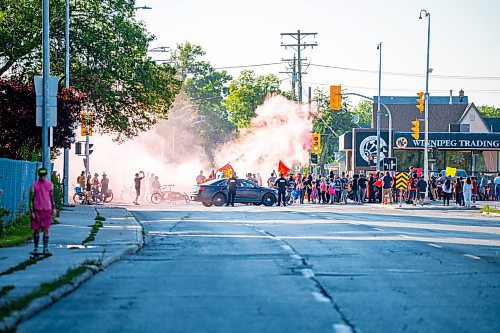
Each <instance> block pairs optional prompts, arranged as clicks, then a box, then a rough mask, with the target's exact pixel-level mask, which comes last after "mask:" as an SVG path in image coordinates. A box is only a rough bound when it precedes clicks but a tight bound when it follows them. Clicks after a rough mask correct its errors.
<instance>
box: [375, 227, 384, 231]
mask: <svg viewBox="0 0 500 333" xmlns="http://www.w3.org/2000/svg"><path fill="white" fill-rule="evenodd" d="M373 230H377V231H384V230H383V229H380V228H373Z"/></svg>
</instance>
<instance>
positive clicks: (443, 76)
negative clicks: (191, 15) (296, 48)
mask: <svg viewBox="0 0 500 333" xmlns="http://www.w3.org/2000/svg"><path fill="white" fill-rule="evenodd" d="M280 64H281V62H271V63H262V64H253V65H235V66H224V67H216V68H214V69H237V68H247V67H263V66H274V65H280ZM308 66H314V67H321V68H329V69H338V70H345V71H351V72H360V73H370V74H377V73H378V71H376V70H372V69H366V68H355V67H342V66H332V65H322V64H312V63H309V64H308ZM382 74H384V75H391V76H407V77H424V76H425V75H424V74H419V73H405V72H382ZM431 77H432V78H435V79H458V80H500V76H481V75H446V74H431Z"/></svg>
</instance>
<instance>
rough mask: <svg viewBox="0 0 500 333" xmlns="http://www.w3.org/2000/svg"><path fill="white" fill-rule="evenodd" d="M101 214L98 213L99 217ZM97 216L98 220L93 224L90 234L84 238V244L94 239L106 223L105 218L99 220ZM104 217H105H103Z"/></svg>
mask: <svg viewBox="0 0 500 333" xmlns="http://www.w3.org/2000/svg"><path fill="white" fill-rule="evenodd" d="M99 216H101V215H97V217H99ZM97 217H96V220H95V222H94V225H93V226H92V229H91V230H90V234H89V235H88V236H87V238H85V239H84V240H83V242H82V245H83V244H86V243H90V242H92V241H94V240H95V236H96V235H97V233H98V232H99V229H100V228H102V227H103V226H104V224H103V223H102V221H103V220H101V219H99V220H98V219H97ZM101 217H102V216H101ZM102 218H103V219H104V217H102Z"/></svg>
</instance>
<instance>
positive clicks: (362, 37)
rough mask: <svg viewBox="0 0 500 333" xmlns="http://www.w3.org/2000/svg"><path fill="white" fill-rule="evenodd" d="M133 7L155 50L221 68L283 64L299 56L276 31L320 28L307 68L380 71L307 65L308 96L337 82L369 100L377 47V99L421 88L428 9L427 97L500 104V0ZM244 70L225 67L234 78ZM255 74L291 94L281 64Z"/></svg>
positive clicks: (158, 1) (201, 2)
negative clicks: (187, 45) (191, 46)
mask: <svg viewBox="0 0 500 333" xmlns="http://www.w3.org/2000/svg"><path fill="white" fill-rule="evenodd" d="M136 5H137V6H144V5H146V6H150V7H152V9H151V10H143V9H141V10H137V14H136V15H137V19H139V20H142V21H144V23H145V25H146V28H147V30H148V31H150V32H151V33H152V34H154V35H155V36H156V40H155V41H154V42H153V43H152V47H156V46H170V47H175V45H176V44H177V43H183V42H186V41H189V42H191V43H195V44H199V45H201V46H202V47H203V49H204V50H205V51H206V56H205V60H207V61H209V62H210V63H211V64H212V65H213V66H214V67H216V68H219V67H231V66H242V65H254V64H267V63H277V62H280V61H281V59H282V58H290V57H292V56H293V51H292V50H291V49H290V48H288V49H287V50H285V49H284V48H283V47H281V46H280V44H281V42H282V41H283V42H287V41H289V40H287V39H283V40H282V37H281V36H280V33H282V32H296V31H297V30H301V32H315V33H317V36H316V38H315V39H314V38H313V37H309V38H308V39H306V41H311V42H313V41H316V42H317V43H318V46H317V47H315V48H314V49H313V50H312V51H311V50H310V49H308V50H306V51H304V52H303V53H304V56H305V57H307V58H308V62H310V63H311V64H318V65H327V66H335V67H344V68H351V69H362V70H370V71H374V72H359V71H353V70H340V69H329V68H322V67H317V66H312V65H311V66H309V67H308V68H307V73H308V74H305V75H304V76H303V81H304V84H303V85H304V90H306V89H307V88H308V87H309V86H311V87H312V89H313V90H314V89H315V88H317V87H319V88H324V89H327V88H328V86H329V85H331V84H341V85H342V87H343V89H345V90H346V91H347V92H353V93H359V94H364V95H368V96H375V95H377V90H378V74H377V71H378V65H379V51H378V50H377V44H378V43H379V42H382V85H381V89H382V93H381V95H383V96H412V95H416V92H418V91H423V90H425V77H424V74H425V69H426V52H427V19H422V20H419V19H418V17H419V13H420V10H421V9H426V10H427V11H429V12H430V13H431V45H430V67H431V68H432V70H433V71H432V74H431V77H430V82H429V90H430V93H431V95H434V96H438V95H439V96H447V95H449V93H450V92H449V91H450V90H453V94H454V95H458V91H459V90H460V89H463V90H464V91H465V95H467V96H469V101H470V102H474V103H475V104H476V105H495V106H497V107H499V106H500V20H499V19H498V14H499V13H500V0H474V1H473V0H453V1H452V0H433V1H404V0H379V1H376V0H351V1H346V0H343V1H338V0H308V1H304V0H303V1H297V0H287V1H284V0H267V1H264V0H252V1H248V0H247V1H241V0H211V1H207V0H169V1H167V0H137V1H136ZM161 56H162V58H164V57H165V56H166V55H161ZM241 69H242V68H237V69H227V71H228V72H229V73H230V74H231V75H233V77H236V76H238V73H239V72H240V70H241ZM249 69H254V70H255V72H256V73H258V74H268V73H273V74H277V75H278V76H279V77H280V78H281V79H283V81H282V84H283V89H289V88H290V85H291V81H290V79H289V77H288V75H287V74H279V72H280V71H285V70H286V65H285V64H278V65H271V66H261V67H254V68H249ZM391 72H392V73H411V74H418V75H416V76H415V75H412V76H401V75H390V74H387V73H391ZM433 75H444V76H465V77H467V79H458V78H449V77H445V78H438V77H433ZM470 77H473V79H471V78H470ZM484 77H489V78H490V79H486V78H484ZM357 101H359V100H357V99H353V102H355V103H356V102H357Z"/></svg>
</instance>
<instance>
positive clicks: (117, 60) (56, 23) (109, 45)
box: [0, 0, 181, 139]
mask: <svg viewBox="0 0 500 333" xmlns="http://www.w3.org/2000/svg"><path fill="white" fill-rule="evenodd" d="M41 4H42V2H41V1H38V0H4V1H2V3H1V4H0V13H1V15H0V36H1V37H0V50H1V51H0V75H3V76H16V77H20V78H21V79H23V80H24V81H25V82H26V81H29V80H31V79H32V76H33V74H36V73H40V72H41V43H40V40H41V32H40V26H41V21H42V17H41V11H42V9H41ZM134 5H135V1H134V0H74V1H72V2H71V6H72V17H71V58H70V62H71V84H72V86H74V87H75V88H76V89H77V90H78V91H80V92H84V93H86V94H87V95H88V108H89V109H90V110H93V111H94V113H95V115H94V121H95V124H94V125H95V126H96V127H97V128H98V129H99V130H101V131H102V132H106V133H112V134H116V135H117V138H119V139H124V138H129V137H132V136H135V135H137V134H138V133H139V132H141V131H145V130H148V129H149V128H150V127H151V126H152V125H154V124H155V123H156V122H157V121H158V120H159V119H166V118H167V117H168V110H169V109H170V107H171V105H172V103H173V101H174V99H175V96H176V95H177V93H178V92H179V90H180V87H181V81H180V80H179V79H177V78H176V71H175V69H174V68H173V67H170V66H168V65H159V64H156V63H155V62H154V61H152V60H151V59H150V58H149V57H148V55H147V51H148V48H149V44H150V42H151V41H152V40H153V39H154V36H152V35H150V34H149V33H148V32H147V31H146V29H145V27H144V25H143V24H142V23H141V22H137V21H136V20H135V18H134V15H135V10H134ZM50 7H51V22H50V25H51V41H50V44H51V73H52V74H55V75H59V76H63V75H64V52H65V50H64V10H65V1H64V0H51V1H50Z"/></svg>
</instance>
